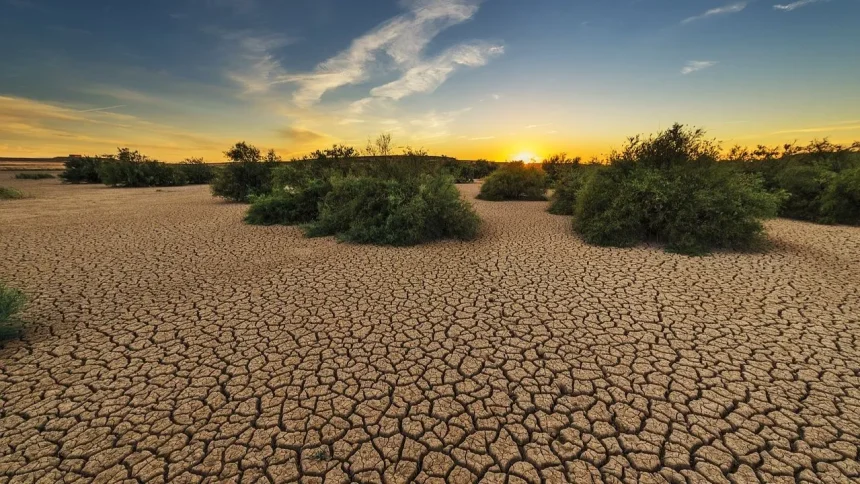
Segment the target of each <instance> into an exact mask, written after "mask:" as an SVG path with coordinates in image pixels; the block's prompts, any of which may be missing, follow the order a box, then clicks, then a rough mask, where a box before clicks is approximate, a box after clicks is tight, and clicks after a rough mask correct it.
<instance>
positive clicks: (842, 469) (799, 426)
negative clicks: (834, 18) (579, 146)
mask: <svg viewBox="0 0 860 484" xmlns="http://www.w3.org/2000/svg"><path fill="white" fill-rule="evenodd" d="M10 178H11V174H8V173H0V183H2V184H4V185H7V186H15V187H18V188H22V189H23V190H24V191H28V192H30V193H32V194H34V195H36V198H32V199H25V200H18V201H11V202H0V227H2V230H0V279H2V280H5V281H7V282H8V283H10V284H13V285H15V286H17V287H20V288H22V289H24V290H25V291H26V292H27V293H29V295H30V296H31V304H30V305H29V307H28V309H27V310H26V312H25V314H24V316H25V317H26V319H27V320H28V321H30V322H31V323H30V330H29V332H28V334H27V336H26V337H25V339H24V340H22V341H12V342H7V343H5V344H4V345H3V347H2V349H0V482H34V481H37V482H48V483H54V482H61V481H67V482H71V481H86V482H111V483H113V482H125V481H128V482H165V481H174V482H200V481H211V482H214V481H217V482H295V481H301V482H309V483H310V482H350V481H352V482H445V481H447V482H472V481H483V482H625V483H632V482H654V483H656V482H689V483H698V482H703V483H704V482H711V483H722V482H743V483H746V482H759V481H761V482H786V483H787V482H825V483H836V482H858V480H860V463H858V449H860V321H858V319H860V289H858V285H860V229H857V228H848V227H826V226H818V225H811V224H805V223H799V222H792V221H786V220H776V221H773V222H770V223H769V224H768V232H769V234H770V236H771V238H772V240H773V241H774V243H775V247H774V249H773V250H771V251H770V252H768V253H765V254H732V253H720V254H716V255H713V256H710V257H703V258H690V257H684V256H678V255H673V254H666V253H664V252H662V251H661V250H659V249H655V248H648V247H640V248H635V249H608V248H599V247H590V246H587V245H585V244H583V243H582V242H581V241H580V240H579V239H577V238H576V237H575V236H573V235H572V234H571V233H570V230H569V219H568V218H566V217H559V216H553V215H549V214H547V213H545V212H544V210H545V207H546V204H545V203H540V202H522V203H492V202H481V201H478V200H474V201H473V203H474V204H475V206H476V207H477V210H478V212H479V213H480V215H481V217H482V218H483V220H484V228H483V232H482V235H481V237H480V238H479V239H478V240H476V241H474V242H465V243H464V242H442V243H436V244H431V245H427V246H421V247H413V248H381V247H372V246H358V245H348V244H339V243H336V242H335V241H334V240H332V239H330V238H325V239H305V238H303V237H302V236H301V234H300V231H299V230H298V229H296V228H289V227H252V226H247V225H244V224H243V223H242V216H243V212H244V209H245V207H244V206H241V205H231V204H226V203H223V202H220V201H218V200H216V199H214V198H212V197H211V196H210V195H209V192H208V188H207V187H182V188H168V189H163V190H156V189H130V190H126V189H108V188H104V187H100V186H63V185H61V184H59V182H57V181H56V180H47V181H38V182H34V181H18V180H10ZM461 189H462V190H463V192H464V193H465V194H466V195H467V196H468V197H474V195H475V194H476V193H477V189H478V185H468V186H463V187H461Z"/></svg>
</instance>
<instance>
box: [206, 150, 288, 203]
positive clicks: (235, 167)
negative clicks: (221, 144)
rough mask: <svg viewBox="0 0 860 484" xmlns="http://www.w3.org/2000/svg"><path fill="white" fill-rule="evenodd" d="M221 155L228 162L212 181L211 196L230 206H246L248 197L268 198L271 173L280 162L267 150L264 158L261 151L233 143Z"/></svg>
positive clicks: (270, 186) (273, 152)
mask: <svg viewBox="0 0 860 484" xmlns="http://www.w3.org/2000/svg"><path fill="white" fill-rule="evenodd" d="M224 155H225V156H226V157H227V158H228V159H229V160H231V163H228V164H227V165H226V166H224V167H223V168H222V169H221V170H219V171H218V173H217V174H216V176H215V178H214V179H213V181H212V193H213V194H214V195H215V196H218V197H222V198H225V199H227V200H230V201H233V202H242V203H247V202H248V201H249V200H250V199H251V197H254V196H259V195H264V194H267V193H269V192H270V191H271V189H272V169H273V168H274V166H276V165H277V164H278V163H279V162H280V161H281V158H280V157H279V156H278V155H277V153H275V151H274V150H269V152H268V153H267V154H266V158H265V159H262V158H261V157H260V150H259V149H258V148H257V147H255V146H253V145H249V144H247V143H245V142H244V141H242V142H239V143H236V144H235V145H233V147H231V148H230V149H229V150H227V151H225V152H224Z"/></svg>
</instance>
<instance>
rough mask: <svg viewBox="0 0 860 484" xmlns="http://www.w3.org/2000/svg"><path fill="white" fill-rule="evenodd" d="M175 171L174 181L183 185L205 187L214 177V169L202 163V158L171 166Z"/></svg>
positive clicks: (190, 159)
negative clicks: (178, 181)
mask: <svg viewBox="0 0 860 484" xmlns="http://www.w3.org/2000/svg"><path fill="white" fill-rule="evenodd" d="M171 168H173V169H174V170H175V171H176V173H177V174H176V179H177V180H181V183H177V184H184V185H207V184H209V183H210V182H211V181H212V178H214V177H215V168H214V167H213V166H212V165H210V164H207V163H206V162H204V161H203V158H188V159H186V160H185V161H183V162H181V163H179V164H178V165H172V166H171Z"/></svg>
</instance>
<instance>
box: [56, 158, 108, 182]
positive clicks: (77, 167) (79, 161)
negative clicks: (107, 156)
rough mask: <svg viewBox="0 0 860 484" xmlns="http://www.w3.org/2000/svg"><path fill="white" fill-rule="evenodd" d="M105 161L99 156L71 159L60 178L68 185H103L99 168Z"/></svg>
mask: <svg viewBox="0 0 860 484" xmlns="http://www.w3.org/2000/svg"><path fill="white" fill-rule="evenodd" d="M103 160H104V158H103V157H98V156H87V157H81V158H70V159H69V160H67V161H66V163H65V170H64V171H63V173H61V174H60V178H61V179H62V180H63V181H64V182H66V183H101V182H102V179H101V175H99V167H100V166H101V164H102V161H103Z"/></svg>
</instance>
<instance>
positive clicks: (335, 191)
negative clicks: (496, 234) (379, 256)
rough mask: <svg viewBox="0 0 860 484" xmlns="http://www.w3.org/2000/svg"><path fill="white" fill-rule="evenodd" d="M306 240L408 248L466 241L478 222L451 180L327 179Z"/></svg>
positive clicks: (447, 177) (424, 178)
mask: <svg viewBox="0 0 860 484" xmlns="http://www.w3.org/2000/svg"><path fill="white" fill-rule="evenodd" d="M331 183H332V188H331V191H330V192H329V193H328V194H327V195H326V197H325V198H324V199H323V201H322V203H321V204H320V212H319V218H318V219H317V220H316V221H315V222H313V223H311V224H310V225H309V226H308V228H307V233H308V235H309V236H312V237H316V236H326V235H335V236H337V237H338V239H340V240H344V241H349V242H357V243H369V244H380V245H414V244H419V243H422V242H428V241H432V240H438V239H443V238H455V239H461V240H470V239H472V238H474V237H475V236H476V235H477V232H478V226H479V224H480V220H479V219H478V216H477V214H476V213H475V212H474V209H472V207H471V205H469V203H468V202H466V201H465V200H463V199H462V198H460V194H459V192H458V191H457V188H456V186H454V180H453V179H452V178H451V177H449V176H445V175H436V176H431V175H424V176H421V177H420V178H416V179H409V180H396V179H382V178H373V177H366V176H365V177H355V176H348V177H344V178H338V177H335V178H332V179H331Z"/></svg>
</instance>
